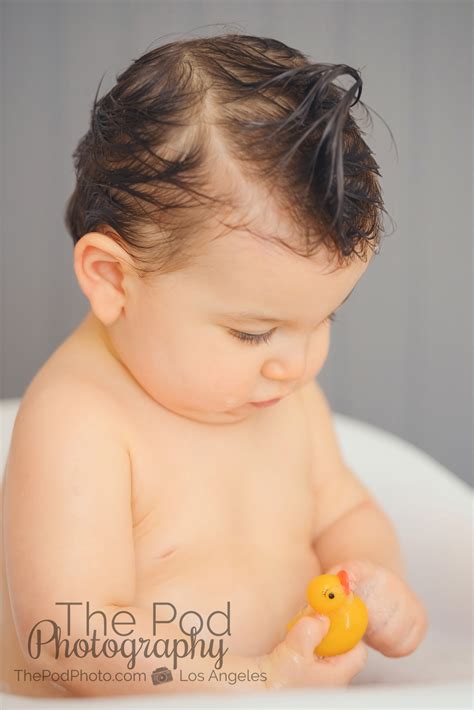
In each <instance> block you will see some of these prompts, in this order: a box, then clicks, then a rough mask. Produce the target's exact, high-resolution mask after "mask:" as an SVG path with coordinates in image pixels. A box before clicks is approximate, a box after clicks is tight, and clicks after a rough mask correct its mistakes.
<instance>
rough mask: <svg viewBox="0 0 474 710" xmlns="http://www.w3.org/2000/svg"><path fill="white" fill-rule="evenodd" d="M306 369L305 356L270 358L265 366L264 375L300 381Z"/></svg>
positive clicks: (286, 380) (276, 378) (282, 379)
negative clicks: (283, 358)
mask: <svg viewBox="0 0 474 710" xmlns="http://www.w3.org/2000/svg"><path fill="white" fill-rule="evenodd" d="M305 371H306V358H305V357H292V358H291V359H290V358H287V359H285V360H282V359H281V360H270V361H268V362H266V363H265V365H264V367H263V375H264V376H265V377H267V378H268V379H270V380H280V381H284V382H288V381H291V382H298V381H300V380H302V379H303V378H304V375H305Z"/></svg>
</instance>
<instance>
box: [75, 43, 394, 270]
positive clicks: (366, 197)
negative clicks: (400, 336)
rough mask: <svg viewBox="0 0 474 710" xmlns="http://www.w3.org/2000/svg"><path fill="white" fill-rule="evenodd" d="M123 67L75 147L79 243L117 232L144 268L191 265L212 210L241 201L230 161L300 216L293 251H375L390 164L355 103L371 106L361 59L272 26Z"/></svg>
mask: <svg viewBox="0 0 474 710" xmlns="http://www.w3.org/2000/svg"><path fill="white" fill-rule="evenodd" d="M343 75H350V76H351V77H352V78H353V79H354V80H355V83H353V85H352V86H351V87H350V88H349V89H347V90H346V89H343V88H342V87H339V86H337V85H336V84H334V83H333V82H334V81H335V80H336V79H337V78H338V77H341V76H343ZM102 78H103V77H102ZM116 78H117V83H116V84H115V86H113V88H112V89H111V90H110V91H109V92H108V93H107V94H105V95H104V96H103V97H102V98H101V99H99V100H98V99H97V96H98V92H99V89H97V92H96V95H95V98H94V102H93V107H92V110H91V121H90V127H89V130H88V131H87V133H86V134H85V135H84V136H83V137H82V138H81V140H80V142H79V144H78V146H77V148H76V150H75V151H74V153H73V158H74V166H75V171H76V178H77V183H76V187H75V189H74V192H73V194H72V195H71V197H70V198H69V200H68V203H67V207H66V211H65V223H66V226H67V229H68V231H69V233H70V234H71V236H72V239H73V242H74V244H76V243H77V241H78V240H79V239H80V238H81V236H83V235H84V234H86V233H87V232H90V231H99V232H103V233H106V234H110V235H111V236H112V237H113V238H114V239H116V240H117V241H118V242H119V243H120V244H121V245H122V246H123V247H124V249H125V250H126V251H127V253H128V254H129V255H130V256H131V257H132V259H133V262H134V265H135V266H136V268H137V271H138V272H139V273H140V275H141V276H143V277H144V276H146V275H147V274H149V273H157V272H165V271H172V270H175V269H178V268H180V267H182V266H184V265H185V264H186V263H187V261H188V260H189V259H190V258H192V252H193V248H194V247H195V246H196V244H197V243H198V236H197V234H198V233H199V232H202V233H203V234H204V233H205V229H204V228H203V225H205V223H206V220H207V219H208V217H209V216H210V215H211V214H214V213H215V214H222V208H235V207H238V204H239V203H238V190H236V191H232V190H230V189H229V190H228V191H227V192H225V191H224V190H223V188H222V186H219V185H213V174H214V175H215V171H216V165H218V164H219V163H220V162H221V161H226V164H227V165H231V166H232V168H234V169H235V170H236V173H237V174H238V175H239V176H240V177H241V179H242V180H244V181H245V182H246V183H248V185H249V186H250V187H252V186H255V187H256V188H257V187H259V186H260V187H264V188H266V189H268V190H270V189H271V192H272V197H273V198H274V199H275V200H276V202H275V204H278V207H281V208H283V209H284V210H285V214H288V215H289V216H290V219H291V221H292V223H294V224H295V227H296V228H297V232H296V233H297V234H298V240H297V241H298V243H299V244H301V245H302V247H303V249H302V252H300V251H299V250H297V249H296V248H295V247H294V245H293V246H290V247H289V248H291V249H292V250H293V251H297V253H302V254H303V255H307V256H309V255H311V254H314V253H315V252H316V251H318V250H319V248H320V247H321V246H322V245H324V246H325V247H326V248H327V249H328V250H329V251H331V252H332V253H335V254H336V255H337V256H338V257H339V259H340V260H341V259H342V260H347V259H350V258H351V257H352V256H353V255H354V254H357V255H358V256H364V255H365V254H366V249H367V247H368V246H370V247H371V248H374V247H375V251H376V252H377V251H378V249H379V243H380V239H381V231H382V219H381V215H382V212H385V209H384V204H383V200H382V196H381V190H380V185H379V181H378V178H377V176H380V171H379V167H378V165H377V163H376V161H375V160H374V157H373V154H372V152H371V150H370V149H369V147H368V146H367V145H366V143H365V142H364V140H363V139H362V137H361V136H362V134H363V133H364V132H363V131H362V130H361V129H360V128H359V126H358V125H357V123H356V121H355V119H354V117H353V116H352V114H351V109H352V108H353V107H354V106H355V105H356V104H357V103H359V104H360V105H361V106H363V107H364V108H365V111H366V114H367V116H368V117H369V118H370V116H369V114H368V111H367V108H366V106H365V104H363V103H362V102H361V101H360V96H361V92H362V79H361V76H360V73H359V71H358V70H356V69H354V68H352V67H350V66H347V65H346V64H326V63H313V62H312V61H311V60H310V59H308V58H307V57H306V55H304V54H303V53H302V52H300V51H298V50H296V49H292V48H291V47H288V46H287V45H285V44H283V43H282V42H279V41H277V40H275V39H269V38H264V37H253V36H248V35H243V34H222V35H217V36H214V37H209V38H192V39H185V40H178V41H175V42H171V43H168V44H165V45H163V46H160V47H158V48H156V49H153V50H152V51H149V52H147V53H146V54H144V55H143V56H141V57H139V58H138V59H136V60H134V61H133V62H132V64H131V65H130V66H129V67H128V68H127V69H126V70H125V71H124V72H122V73H121V74H120V75H118V76H117V77H116ZM101 81H102V79H101ZM99 88H100V84H99ZM377 115H378V114H377ZM389 130H390V129H389ZM221 164H222V162H221ZM262 208H263V209H264V208H265V205H263V206H262ZM219 209H220V212H219ZM213 210H215V212H213ZM108 227H110V228H112V230H113V233H110V231H108V229H107V228H108ZM232 228H235V225H232ZM277 241H281V240H280V239H279V238H277ZM283 244H284V245H285V246H288V244H287V243H286V242H283Z"/></svg>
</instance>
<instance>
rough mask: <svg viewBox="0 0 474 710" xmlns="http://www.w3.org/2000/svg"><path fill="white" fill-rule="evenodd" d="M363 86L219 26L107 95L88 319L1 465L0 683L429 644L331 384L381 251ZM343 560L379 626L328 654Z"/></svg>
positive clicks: (152, 678)
mask: <svg viewBox="0 0 474 710" xmlns="http://www.w3.org/2000/svg"><path fill="white" fill-rule="evenodd" d="M343 74H350V75H351V76H352V77H353V78H354V79H355V80H356V81H355V84H354V85H353V86H352V88H350V89H348V90H344V89H342V88H340V87H338V86H337V85H336V84H334V83H332V82H333V81H334V79H336V78H337V77H338V76H340V75H343ZM361 87H362V83H361V80H360V76H359V74H358V72H357V71H356V70H354V69H352V68H351V67H348V66H346V65H331V64H313V63H311V62H310V61H309V60H308V59H307V58H306V57H305V55H303V54H302V53H301V52H299V51H297V50H295V49H291V48H289V47H287V46H286V45H284V44H282V43H281V42H278V41H275V40H270V39H262V38H258V37H249V36H242V35H221V36H216V37H212V38H209V39H192V40H187V41H180V42H175V43H170V44H167V45H164V46H161V47H159V48H158V49H155V50H153V51H151V52H149V53H147V54H145V55H144V56H142V57H141V58H139V59H138V60H136V61H135V62H133V64H132V65H131V66H130V67H129V68H128V69H127V70H126V71H124V72H123V73H122V74H121V75H120V76H119V77H117V83H116V85H115V86H114V87H113V89H112V90H111V91H110V92H109V93H108V94H107V95H106V96H104V97H103V98H102V99H100V100H99V101H97V95H96V97H95V101H94V106H93V111H92V117H91V126H90V129H89V131H88V132H87V134H86V135H85V136H84V138H83V139H82V140H81V142H80V144H79V146H78V148H77V150H76V152H75V154H74V156H75V160H76V162H75V166H76V173H77V186H76V189H75V191H74V194H73V196H72V197H71V199H70V201H69V203H68V208H67V212H66V223H67V226H68V229H69V231H70V233H71V235H72V237H73V239H74V243H75V247H74V270H75V273H76V277H77V279H78V282H79V285H80V288H81V289H82V291H83V293H84V294H85V296H86V297H87V299H88V302H89V305H90V309H89V311H88V313H87V315H86V316H85V318H84V320H83V321H82V322H81V323H80V324H79V326H78V327H77V328H76V329H75V330H74V331H73V332H72V333H71V334H70V335H69V337H68V338H67V339H66V340H65V341H64V342H63V343H62V344H61V345H60V347H59V348H58V349H57V350H56V351H55V352H54V353H53V354H52V356H51V357H50V358H49V359H48V361H47V362H46V363H45V364H44V365H43V367H42V368H41V369H40V370H39V372H38V373H37V374H36V376H35V378H34V379H33V381H32V382H31V384H30V385H29V387H28V388H27V390H26V392H25V394H24V396H23V398H22V402H21V406H20V409H19V412H18V415H17V418H16V421H15V426H14V430H13V435H12V441H11V447H10V451H9V457H8V461H7V468H6V473H5V490H4V552H5V577H4V591H5V592H6V595H5V596H7V597H8V599H7V602H6V604H5V605H4V606H5V614H4V619H3V625H4V629H3V631H4V633H3V639H4V640H3V643H4V649H6V650H7V653H8V660H7V661H4V669H3V687H4V690H7V692H11V693H19V694H23V695H48V696H51V697H52V696H55V695H73V696H101V695H103V696H111V695H137V694H158V695H160V694H167V693H185V692H192V693H197V692H207V693H209V692H244V691H253V692H255V691H271V690H273V689H278V688H296V687H305V686H306V687H313V688H317V687H322V686H333V687H334V686H347V685H348V684H349V683H350V682H351V680H352V679H353V678H354V676H356V675H357V674H358V673H359V672H360V671H361V669H362V668H363V666H364V664H365V661H366V659H367V645H368V646H370V647H372V648H374V649H376V650H378V651H379V652H380V653H383V654H384V655H386V656H392V657H399V656H406V655H408V654H410V653H412V652H413V651H414V650H415V649H416V648H417V646H418V645H419V643H420V641H421V640H422V638H423V637H424V635H425V632H426V627H427V617H426V612H425V609H424V607H423V604H422V603H421V601H420V600H419V599H418V598H417V596H416V595H415V593H414V592H413V590H411V589H410V588H409V586H408V585H407V583H406V582H405V581H404V577H405V573H404V569H403V562H402V560H401V556H400V549H399V545H398V541H397V536H396V532H395V530H394V526H393V524H392V523H391V521H390V520H389V518H388V517H387V516H386V515H385V514H384V512H383V511H382V510H381V509H380V507H379V506H378V504H377V502H376V501H375V500H374V498H373V497H372V496H371V494H370V492H369V491H368V490H367V489H366V488H365V487H364V486H363V485H362V483H361V482H360V481H359V480H358V479H357V477H356V476H355V474H354V472H353V471H352V470H350V468H349V467H348V466H347V465H346V463H345V461H344V459H343V457H342V455H341V452H340V450H339V446H338V441H337V438H336V434H335V431H334V426H333V423H332V419H331V412H330V408H329V405H328V402H327V399H326V397H325V395H324V393H323V391H322V390H321V387H320V385H319V384H318V382H317V379H316V376H317V375H318V373H319V372H320V371H321V369H322V367H323V365H324V363H325V361H326V358H327V356H328V351H329V343H330V327H331V325H330V322H331V320H332V319H333V318H334V313H335V311H336V310H337V309H338V308H339V307H340V306H341V305H342V304H343V303H344V302H345V301H346V300H347V298H348V297H349V295H350V294H351V292H352V291H353V290H354V287H355V286H356V284H357V283H358V281H359V280H360V279H361V277H362V276H363V274H364V272H365V270H366V269H367V267H368V264H369V263H370V260H371V258H373V253H374V251H375V252H376V251H377V249H378V242H379V239H380V222H379V217H380V213H381V212H382V211H383V202H382V199H381V193H380V189H379V185H378V182H377V178H376V175H377V174H379V173H378V167H377V164H376V163H375V161H374V159H373V157H372V154H371V151H370V150H369V148H368V147H367V145H366V144H365V143H364V141H363V140H362V138H361V135H360V131H359V129H358V127H357V124H356V122H355V120H354V119H353V117H352V116H351V113H350V108H351V107H352V106H353V105H354V104H355V103H357V101H358V99H359V97H360V93H361ZM341 569H344V570H346V571H347V573H348V575H349V580H350V585H351V589H352V590H353V591H354V592H355V593H356V594H358V595H359V596H361V598H362V599H363V600H364V602H365V604H366V606H367V609H368V613H369V625H368V628H367V632H366V634H365V636H364V639H363V641H360V642H359V643H358V644H357V645H356V646H355V648H353V649H352V650H351V651H349V652H347V653H344V654H341V655H338V656H333V657H319V656H317V655H316V654H315V653H314V652H313V650H314V648H315V647H316V646H317V645H318V643H319V641H320V640H321V639H322V638H323V637H324V635H325V634H326V632H327V629H328V619H327V618H326V617H319V616H317V615H316V614H315V613H314V612H313V611H312V610H311V609H310V608H309V607H307V606H306V605H305V591H306V587H307V584H308V582H309V581H310V580H311V579H312V578H313V577H315V576H317V575H319V574H322V573H326V572H329V573H335V572H337V571H339V570H341ZM300 610H303V612H304V613H303V616H302V618H301V619H300V620H299V621H298V622H297V623H296V624H295V625H294V626H293V627H292V628H291V630H289V631H287V628H286V625H287V623H288V622H289V621H290V619H291V618H292V617H293V616H295V614H296V613H297V612H298V611H300ZM35 674H36V675H35Z"/></svg>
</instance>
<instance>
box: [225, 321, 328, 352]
mask: <svg viewBox="0 0 474 710" xmlns="http://www.w3.org/2000/svg"><path fill="white" fill-rule="evenodd" d="M335 320H336V314H335V313H331V315H330V316H328V317H327V318H326V320H324V321H323V323H325V322H326V321H335ZM275 330H276V328H272V329H271V330H269V331H267V332H266V333H244V332H243V331H241V330H230V331H229V332H230V334H231V335H233V336H234V338H238V340H243V341H245V342H246V343H251V344H252V345H259V344H260V343H268V341H269V340H270V338H271V337H272V335H273V333H274V332H275Z"/></svg>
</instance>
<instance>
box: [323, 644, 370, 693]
mask: <svg viewBox="0 0 474 710" xmlns="http://www.w3.org/2000/svg"><path fill="white" fill-rule="evenodd" d="M367 657H368V650H367V646H366V645H365V643H364V642H363V641H359V643H358V644H356V645H355V646H354V648H352V649H351V650H350V651H347V652H346V653H340V654H339V655H337V656H325V657H320V656H315V660H316V661H317V662H318V664H320V667H321V668H322V669H323V672H324V677H325V679H326V681H327V684H328V685H340V684H341V680H342V681H345V682H346V683H349V681H350V680H351V679H352V678H354V676H356V675H357V674H358V673H360V671H361V670H362V669H363V668H364V666H365V664H366V662H367Z"/></svg>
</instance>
